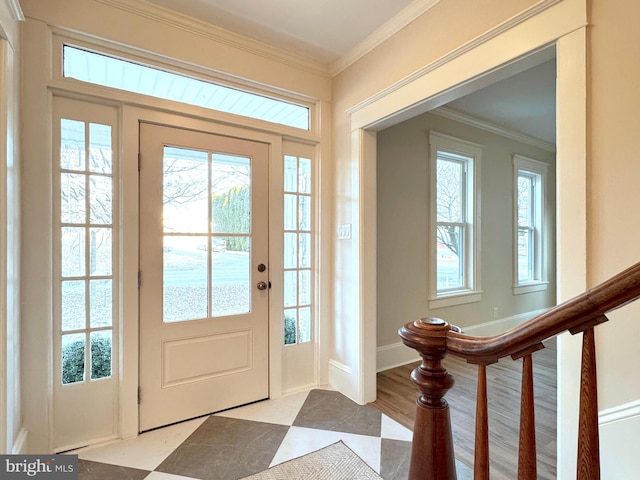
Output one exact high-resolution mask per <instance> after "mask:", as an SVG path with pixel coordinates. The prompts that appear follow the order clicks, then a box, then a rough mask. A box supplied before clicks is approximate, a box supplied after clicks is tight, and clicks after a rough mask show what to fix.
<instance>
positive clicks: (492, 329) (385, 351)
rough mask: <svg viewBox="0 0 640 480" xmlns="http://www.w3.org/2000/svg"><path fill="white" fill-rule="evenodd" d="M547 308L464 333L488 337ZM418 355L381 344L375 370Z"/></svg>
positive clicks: (396, 345)
mask: <svg viewBox="0 0 640 480" xmlns="http://www.w3.org/2000/svg"><path fill="white" fill-rule="evenodd" d="M546 311H547V309H546V308H543V309H540V310H534V311H532V312H526V313H520V314H518V315H512V316H510V317H505V318H500V319H497V320H492V321H490V322H485V323H480V324H478V325H473V326H471V327H467V328H465V329H464V333H466V334H468V335H473V336H477V337H488V336H491V335H497V334H499V333H502V332H504V331H506V330H509V329H510V328H513V327H516V326H518V325H520V324H522V323H524V322H526V321H528V320H531V319H532V318H533V317H535V316H537V315H540V314H541V313H544V312H546ZM419 360H420V355H418V353H417V352H416V351H415V350H413V349H412V348H409V347H407V346H406V345H405V344H404V343H402V342H398V343H393V344H391V345H383V346H381V347H378V348H377V349H376V371H378V372H382V371H384V370H389V369H390V368H395V367H399V366H401V365H406V364H408V363H413V362H417V361H419Z"/></svg>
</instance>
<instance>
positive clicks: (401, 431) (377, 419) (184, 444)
mask: <svg viewBox="0 0 640 480" xmlns="http://www.w3.org/2000/svg"><path fill="white" fill-rule="evenodd" d="M411 436H412V434H411V431H410V430H408V429H406V428H405V427H403V426H401V425H400V424H398V423H396V422H395V421H393V420H391V419H390V418H389V417H387V416H386V415H383V414H382V413H380V412H379V411H378V410H376V409H374V408H371V407H369V406H361V405H357V404H356V403H354V402H352V401H351V400H349V399H348V398H346V397H345V396H343V395H342V394H340V393H338V392H335V391H331V390H311V391H309V392H304V393H298V394H294V395H289V396H285V397H282V398H279V399H276V400H266V401H264V402H259V403H255V404H252V405H248V406H245V407H240V408H236V409H234V410H229V411H226V412H222V413H218V414H215V415H211V416H208V417H203V418H199V419H196V420H191V421H187V422H183V423H180V424H177V425H172V426H169V427H166V428H162V429H158V430H153V431H151V432H147V433H144V434H142V435H140V436H138V437H137V438H134V439H129V440H123V441H120V442H117V443H112V444H109V445H106V446H99V447H93V448H86V449H83V450H79V451H77V452H73V453H77V454H78V456H79V459H80V460H79V471H80V475H79V478H80V480H93V479H96V480H98V479H99V480H111V479H117V480H122V479H131V480H138V479H148V480H180V479H183V480H184V479H202V480H214V479H216V480H217V479H224V480H228V479H229V480H230V479H238V478H242V477H245V476H247V475H251V474H254V473H257V472H260V471H262V470H265V469H266V468H269V467H271V466H273V465H276V464H278V463H281V462H284V461H287V460H290V459H292V458H296V457H299V456H302V455H305V454H307V453H310V452H313V451H315V450H318V449H320V448H323V447H325V446H327V445H330V444H332V443H335V442H337V441H338V440H342V441H343V442H344V443H345V444H346V445H347V446H348V447H349V448H351V450H353V451H354V452H355V453H356V454H358V456H360V458H362V459H363V460H364V461H365V462H367V463H368V464H369V465H370V466H371V467H372V468H373V469H374V470H375V471H376V472H378V473H379V474H380V475H381V476H382V477H383V478H384V479H385V480H391V479H406V478H407V473H408V465H409V456H410V451H411V443H410V442H411Z"/></svg>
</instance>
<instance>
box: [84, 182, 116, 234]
mask: <svg viewBox="0 0 640 480" xmlns="http://www.w3.org/2000/svg"><path fill="white" fill-rule="evenodd" d="M89 192H90V195H89V201H90V202H91V207H90V208H91V219H90V222H91V223H93V224H98V225H100V224H102V225H109V224H110V223H111V222H112V214H113V204H112V199H113V182H112V181H111V177H103V176H98V175H90V176H89Z"/></svg>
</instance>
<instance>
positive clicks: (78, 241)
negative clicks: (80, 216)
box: [60, 227, 86, 277]
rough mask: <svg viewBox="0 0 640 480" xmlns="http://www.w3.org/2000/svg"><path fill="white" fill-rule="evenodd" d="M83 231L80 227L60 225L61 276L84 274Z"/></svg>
mask: <svg viewBox="0 0 640 480" xmlns="http://www.w3.org/2000/svg"><path fill="white" fill-rule="evenodd" d="M85 232H86V230H85V229H84V228H82V227H62V228H61V229H60V236H61V252H60V253H61V262H62V272H61V273H62V276H63V277H80V276H83V275H85V273H86V272H85V250H84V249H85Z"/></svg>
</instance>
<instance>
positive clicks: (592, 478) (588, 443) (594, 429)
mask: <svg viewBox="0 0 640 480" xmlns="http://www.w3.org/2000/svg"><path fill="white" fill-rule="evenodd" d="M605 319H606V317H605ZM582 335H583V336H582V369H581V373H580V419H579V426H578V472H577V479H578V480H599V479H600V441H599V438H598V385H597V377H596V342H595V332H594V330H593V327H591V328H589V329H587V330H585V331H584V333H583V334H582Z"/></svg>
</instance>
